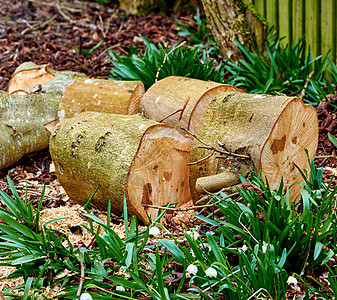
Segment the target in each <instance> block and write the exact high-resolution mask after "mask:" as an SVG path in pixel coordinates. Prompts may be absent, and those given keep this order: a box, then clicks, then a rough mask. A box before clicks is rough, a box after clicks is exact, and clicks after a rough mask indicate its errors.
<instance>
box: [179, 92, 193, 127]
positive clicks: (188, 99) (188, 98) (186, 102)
mask: <svg viewBox="0 0 337 300" xmlns="http://www.w3.org/2000/svg"><path fill="white" fill-rule="evenodd" d="M190 100H191V97H187V98H186V100H185V103H184V106H183V109H182V110H181V113H180V116H179V120H178V122H180V121H181V119H182V118H183V114H184V111H185V108H186V106H187V104H188V102H189V101H190Z"/></svg>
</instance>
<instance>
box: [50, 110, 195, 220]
mask: <svg viewBox="0 0 337 300" xmlns="http://www.w3.org/2000/svg"><path fill="white" fill-rule="evenodd" d="M191 144H192V140H191V138H189V137H186V136H184V135H183V134H181V133H180V132H179V131H178V130H177V129H174V128H170V127H169V126H167V125H162V124H158V123H156V122H155V121H152V120H149V119H146V118H144V117H141V116H139V115H130V116H125V115H114V114H106V113H94V112H85V113H81V114H79V115H78V116H77V117H74V118H69V119H64V120H63V121H61V122H60V123H58V124H57V126H56V127H55V129H54V131H53V132H52V134H51V138H50V154H51V157H52V159H53V161H54V164H55V170H56V175H57V177H58V179H59V181H60V183H61V184H62V186H63V187H64V189H65V191H66V192H67V194H68V195H69V197H70V198H71V199H72V200H74V201H76V202H78V203H81V204H83V203H85V202H86V201H87V200H88V199H89V198H90V197H91V196H92V194H93V193H94V191H95V190H96V188H98V190H97V192H96V194H95V196H94V198H93V200H92V202H93V203H95V204H97V205H98V206H100V207H101V208H103V209H105V208H107V205H108V199H109V196H110V199H111V205H112V211H113V212H115V213H121V212H123V207H124V206H123V196H124V193H125V189H126V186H127V196H128V202H129V212H130V213H131V212H132V210H134V212H135V213H136V214H137V215H138V217H139V218H141V219H144V220H145V221H146V222H147V221H148V217H147V213H148V214H149V216H150V217H151V219H152V220H154V219H155V218H156V216H157V213H158V212H157V210H151V209H148V210H147V211H146V210H145V208H144V207H143V206H142V204H146V203H147V204H149V203H150V201H151V202H152V203H153V205H159V206H161V205H164V204H167V203H175V202H179V203H184V202H186V201H188V200H189V199H191V197H190V191H189V185H188V177H189V176H188V167H187V163H188V160H189V154H190V151H189V150H190V148H191ZM130 166H131V167H130ZM163 178H164V180H163ZM182 182H184V186H182ZM130 208H131V209H130Z"/></svg>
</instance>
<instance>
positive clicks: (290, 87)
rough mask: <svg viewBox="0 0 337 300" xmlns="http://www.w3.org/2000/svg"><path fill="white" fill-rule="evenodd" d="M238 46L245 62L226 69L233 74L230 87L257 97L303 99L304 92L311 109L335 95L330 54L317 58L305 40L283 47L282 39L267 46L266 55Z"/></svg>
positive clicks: (334, 70)
mask: <svg viewBox="0 0 337 300" xmlns="http://www.w3.org/2000/svg"><path fill="white" fill-rule="evenodd" d="M237 45H238V47H239V48H240V50H241V51H242V53H243V55H244V56H245V60H243V59H240V60H239V61H238V62H237V63H233V62H228V63H227V65H226V69H227V70H228V71H229V72H230V73H231V74H232V77H230V78H229V79H228V80H227V83H229V84H232V85H235V86H237V87H242V88H245V89H246V90H247V91H248V92H250V93H256V94H261V93H264V94H275V93H284V94H286V95H292V96H300V95H301V93H302V92H303V91H304V92H305V93H304V101H306V102H307V103H309V104H312V105H317V104H318V103H319V102H320V101H321V100H322V99H324V98H325V97H326V95H328V94H331V93H334V85H333V84H332V83H330V82H329V81H328V79H330V80H331V79H332V80H331V81H332V82H336V81H333V80H336V79H337V68H336V66H334V65H333V64H332V63H331V62H330V61H329V59H328V57H329V53H327V54H326V55H325V56H324V57H322V56H318V57H316V58H314V57H313V54H312V51H311V49H310V47H307V44H306V42H305V40H304V38H302V39H300V40H299V41H298V42H297V43H296V44H294V43H290V44H289V43H287V44H286V45H284V46H283V45H282V44H281V39H276V40H274V41H272V42H268V43H266V44H265V46H266V53H267V54H264V53H262V52H260V51H259V50H258V49H256V48H255V49H254V50H253V51H249V50H248V49H246V48H245V46H243V45H242V44H241V43H240V42H239V41H237ZM328 66H330V71H328Z"/></svg>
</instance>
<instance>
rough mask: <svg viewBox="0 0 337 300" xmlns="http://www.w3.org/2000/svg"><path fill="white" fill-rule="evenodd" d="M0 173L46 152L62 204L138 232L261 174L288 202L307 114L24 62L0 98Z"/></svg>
mask: <svg viewBox="0 0 337 300" xmlns="http://www.w3.org/2000/svg"><path fill="white" fill-rule="evenodd" d="M0 95H1V98H0V107H1V109H2V114H1V115H0V131H1V135H0V136H1V141H0V148H1V149H0V150H1V151H0V169H3V168H5V167H8V166H11V165H13V164H14V163H16V162H17V161H18V159H19V158H20V157H22V156H23V155H25V154H27V153H30V152H33V151H37V150H41V149H44V148H47V147H48V146H49V149H50V154H51V157H52V159H53V162H54V165H55V171H56V175H57V177H58V180H59V181H60V183H61V185H62V186H63V188H64V189H65V191H66V192H67V194H68V195H69V197H70V198H71V199H72V200H74V201H76V202H78V203H80V204H83V203H85V202H86V201H87V200H88V199H89V198H90V197H91V196H92V195H93V194H95V195H94V197H93V199H92V203H94V204H96V205H97V206H99V207H101V208H102V209H105V208H106V207H107V206H108V202H109V199H110V201H111V207H112V211H114V212H116V213H120V212H122V211H123V197H124V194H126V197H127V201H128V209H129V211H130V212H131V213H135V214H137V216H138V217H139V219H141V220H143V221H144V222H145V223H148V222H150V221H151V220H154V219H155V218H156V216H157V214H158V208H162V207H163V206H166V205H168V204H171V205H176V207H179V206H181V205H184V204H186V203H192V202H191V200H193V201H194V202H196V201H198V200H199V199H200V198H201V197H202V196H203V195H204V194H205V193H209V192H212V193H213V192H217V191H219V190H220V189H223V188H235V187H236V186H237V185H238V184H240V175H243V176H249V174H250V172H252V171H254V172H261V176H262V178H265V179H266V180H268V182H269V184H270V186H271V188H272V189H273V188H277V187H278V186H279V184H280V182H281V180H282V178H283V183H284V188H290V196H291V200H292V201H295V197H296V196H297V195H298V190H297V189H298V187H297V186H296V185H295V186H292V185H293V184H294V183H295V182H297V181H299V180H300V178H301V176H300V173H299V171H298V170H297V168H296V167H295V165H294V164H296V165H297V166H298V167H299V168H306V169H308V160H307V155H306V152H305V149H307V150H308V154H309V158H310V159H312V158H314V156H315V153H316V149H317V144H318V120H317V114H316V110H315V109H314V108H313V107H312V106H310V105H307V104H304V103H303V101H302V100H301V99H300V98H296V97H287V96H270V95H254V94H246V93H244V92H243V91H241V90H240V89H238V88H236V87H234V86H230V85H225V84H220V83H215V82H206V81H201V80H197V79H191V78H183V77H167V78H165V79H162V80H160V81H158V82H156V83H155V84H154V85H153V86H151V87H150V88H149V89H148V90H147V91H146V92H145V90H144V86H143V84H142V83H141V82H122V81H109V80H101V79H91V78H86V77H84V76H83V75H82V74H79V73H75V72H67V71H63V72H56V71H53V70H50V69H49V68H48V67H47V66H42V67H41V66H36V65H34V64H32V63H25V64H23V65H21V66H20V67H19V68H18V70H16V72H15V73H14V75H13V77H12V79H11V82H10V84H9V87H8V91H7V92H3V93H1V94H0Z"/></svg>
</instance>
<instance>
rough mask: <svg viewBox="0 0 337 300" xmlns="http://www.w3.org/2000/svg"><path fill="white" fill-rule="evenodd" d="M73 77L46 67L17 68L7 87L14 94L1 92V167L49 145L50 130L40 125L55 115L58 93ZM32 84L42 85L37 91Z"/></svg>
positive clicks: (58, 99) (52, 118)
mask: <svg viewBox="0 0 337 300" xmlns="http://www.w3.org/2000/svg"><path fill="white" fill-rule="evenodd" d="M45 75H46V76H47V77H44V76H45ZM73 76H74V74H69V73H66V74H64V73H62V72H60V73H57V74H52V73H51V72H49V71H48V70H47V69H46V67H38V66H36V65H31V64H24V65H21V66H20V69H19V70H18V71H16V73H15V75H14V76H13V78H12V80H11V82H10V84H9V88H8V90H9V91H10V92H11V93H13V94H9V93H7V92H1V93H0V169H3V168H6V167H9V166H11V165H13V164H14V163H16V162H17V161H18V160H19V159H20V158H21V157H22V156H23V155H25V154H28V153H30V152H34V151H38V150H42V149H45V148H47V147H48V138H49V133H48V132H47V131H46V130H45V129H44V127H43V125H44V124H45V123H48V122H50V121H52V120H54V119H55V118H56V116H57V110H58V106H59V102H60V99H61V96H62V94H63V92H64V90H65V87H66V86H67V85H68V84H69V83H71V82H72V81H73ZM26 77H28V83H27V81H25V80H24V79H25V78H26ZM36 82H37V83H36ZM35 83H36V84H37V85H39V84H41V87H40V88H39V89H37V90H36V91H34V90H33V88H34V86H33V85H34V84H35Z"/></svg>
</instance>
